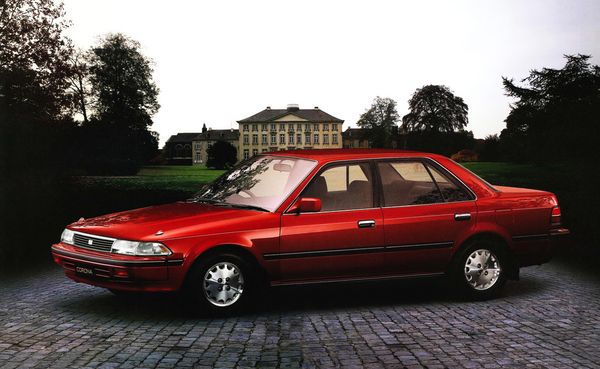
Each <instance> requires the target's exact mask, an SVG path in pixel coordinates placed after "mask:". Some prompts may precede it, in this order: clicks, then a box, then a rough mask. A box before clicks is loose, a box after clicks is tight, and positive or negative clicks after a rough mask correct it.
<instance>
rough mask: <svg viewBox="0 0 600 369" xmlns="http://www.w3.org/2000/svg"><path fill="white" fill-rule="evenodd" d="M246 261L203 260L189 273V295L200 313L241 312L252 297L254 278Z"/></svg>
mask: <svg viewBox="0 0 600 369" xmlns="http://www.w3.org/2000/svg"><path fill="white" fill-rule="evenodd" d="M251 269H252V268H251V267H250V264H249V263H248V262H246V260H244V259H243V258H241V257H239V256H238V255H235V254H217V255H211V256H208V257H206V259H204V260H202V261H201V262H200V263H199V264H197V265H195V266H194V269H193V270H192V271H191V273H190V281H189V286H188V291H187V292H188V295H189V297H191V299H192V300H193V301H194V302H195V303H196V305H197V306H198V307H200V309H201V310H203V311H208V312H212V313H217V314H229V313H232V312H237V311H240V309H241V308H242V307H244V306H246V305H247V304H248V302H249V301H250V299H251V297H252V295H253V294H254V289H255V286H254V277H255V276H253V275H251Z"/></svg>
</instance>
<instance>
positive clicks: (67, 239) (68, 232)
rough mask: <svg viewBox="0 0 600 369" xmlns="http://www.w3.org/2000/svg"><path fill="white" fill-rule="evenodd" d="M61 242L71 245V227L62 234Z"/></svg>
mask: <svg viewBox="0 0 600 369" xmlns="http://www.w3.org/2000/svg"><path fill="white" fill-rule="evenodd" d="M60 242H63V243H68V244H69V245H72V244H73V231H71V230H70V229H66V228H65V230H64V231H63V232H62V234H61V235H60Z"/></svg>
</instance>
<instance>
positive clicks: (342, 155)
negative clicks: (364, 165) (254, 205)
mask: <svg viewBox="0 0 600 369" xmlns="http://www.w3.org/2000/svg"><path fill="white" fill-rule="evenodd" d="M263 154H264V155H276V156H288V157H290V156H291V157H297V158H303V159H312V160H317V161H319V162H330V161H338V160H357V159H387V158H408V157H410V158H414V157H428V158H438V157H441V156H440V155H437V154H431V153H426V152H420V151H411V150H392V149H313V150H285V151H276V152H268V153H263Z"/></svg>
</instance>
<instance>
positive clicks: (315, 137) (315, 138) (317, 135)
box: [313, 133, 319, 145]
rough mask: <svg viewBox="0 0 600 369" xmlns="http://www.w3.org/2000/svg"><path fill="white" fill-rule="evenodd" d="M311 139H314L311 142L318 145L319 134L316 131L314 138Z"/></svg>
mask: <svg viewBox="0 0 600 369" xmlns="http://www.w3.org/2000/svg"><path fill="white" fill-rule="evenodd" d="M313 141H314V142H313V143H314V144H315V145H318V144H319V134H318V133H315V136H314V140H313Z"/></svg>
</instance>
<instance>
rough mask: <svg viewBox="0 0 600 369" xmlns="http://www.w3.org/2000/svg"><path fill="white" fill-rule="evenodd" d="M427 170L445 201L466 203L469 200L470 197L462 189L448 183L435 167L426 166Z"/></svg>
mask: <svg viewBox="0 0 600 369" xmlns="http://www.w3.org/2000/svg"><path fill="white" fill-rule="evenodd" d="M427 168H428V169H429V172H430V173H431V175H432V176H433V179H434V180H435V182H436V183H437V185H438V187H439V189H440V191H441V192H442V196H443V197H444V200H445V201H448V202H452V201H466V200H470V199H471V196H470V195H469V194H468V193H467V192H465V190H464V189H462V188H460V187H458V186H457V185H456V184H455V183H454V182H452V181H450V179H449V178H448V177H446V175H444V174H442V173H441V172H439V171H438V170H437V169H436V168H435V167H433V166H431V165H429V164H427Z"/></svg>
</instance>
